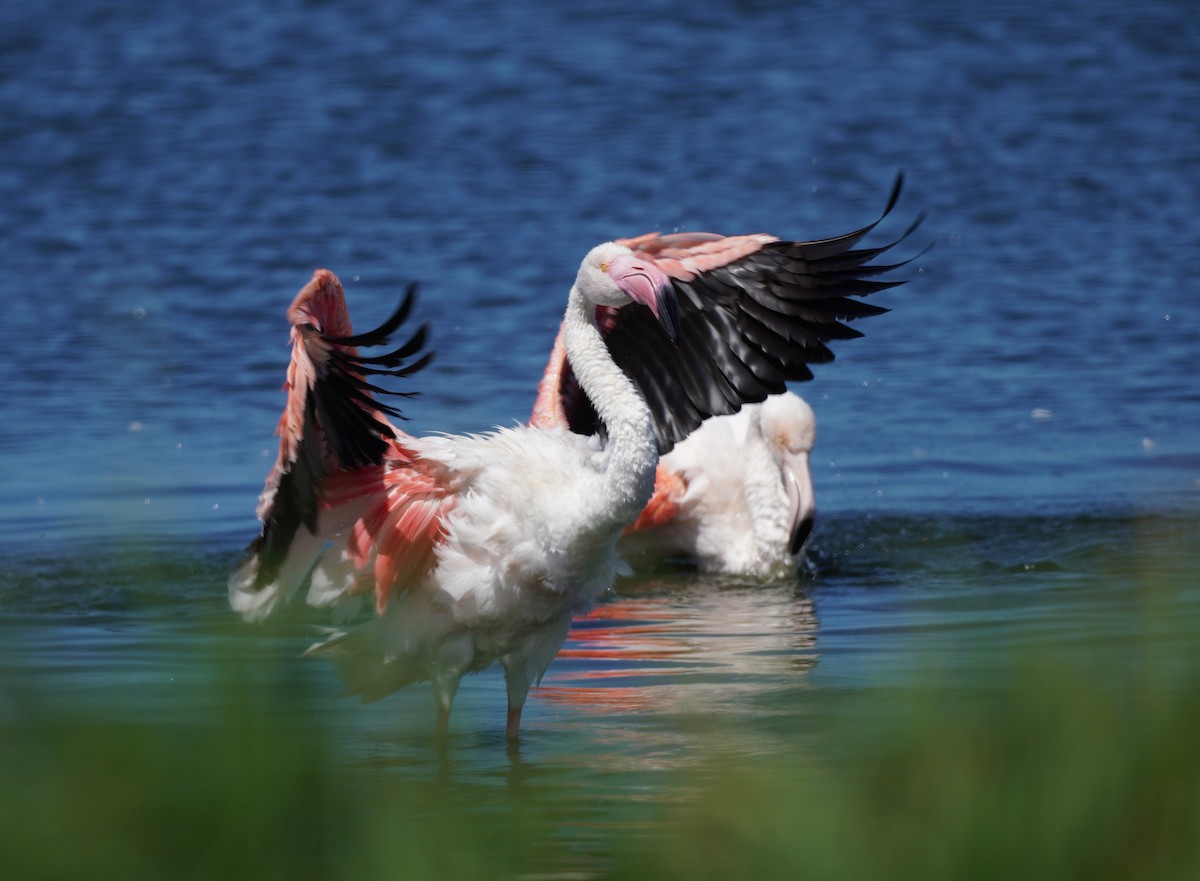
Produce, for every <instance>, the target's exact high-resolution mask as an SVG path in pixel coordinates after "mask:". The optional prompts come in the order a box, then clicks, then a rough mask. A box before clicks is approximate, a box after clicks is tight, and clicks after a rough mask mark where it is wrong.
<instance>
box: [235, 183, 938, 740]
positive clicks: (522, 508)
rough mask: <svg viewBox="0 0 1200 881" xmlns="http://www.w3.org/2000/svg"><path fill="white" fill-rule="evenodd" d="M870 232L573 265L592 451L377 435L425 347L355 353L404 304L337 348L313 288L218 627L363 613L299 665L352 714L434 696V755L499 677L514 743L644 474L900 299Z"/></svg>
mask: <svg viewBox="0 0 1200 881" xmlns="http://www.w3.org/2000/svg"><path fill="white" fill-rule="evenodd" d="M900 184H901V178H897V181H896V183H895V185H894V186H893V190H892V194H891V198H890V199H889V201H888V205H887V208H886V210H885V211H884V213H883V215H881V217H880V218H879V220H882V219H883V216H886V215H887V213H888V212H890V210H891V209H892V207H893V205H894V204H895V202H896V199H897V198H898V195H899V191H900ZM879 220H876V221H875V222H874V223H871V224H869V225H867V226H865V227H863V228H861V229H859V230H856V231H854V232H851V233H847V234H845V235H842V236H837V237H835V238H829V239H823V240H819V241H812V242H784V241H778V240H776V239H775V238H773V237H769V236H749V237H737V238H734V239H725V240H721V241H720V242H719V245H720V260H719V262H716V263H713V262H712V261H711V260H709V259H706V258H705V257H699V258H695V257H689V258H688V260H687V261H684V263H685V266H684V268H685V269H687V271H689V272H690V273H691V280H690V281H681V280H680V279H679V278H678V277H677V278H675V279H672V278H671V277H670V276H668V275H667V274H666V272H665V271H664V270H663V269H661V268H660V266H659V265H657V264H658V263H661V259H660V260H659V261H655V262H651V261H649V260H645V259H643V258H641V257H640V256H639V255H638V253H637V252H636V251H635V250H633V249H632V248H631V247H630V246H629V245H627V244H624V243H622V242H615V241H614V242H606V243H603V244H600V245H597V246H596V247H594V248H592V249H591V250H590V251H589V252H588V253H587V255H586V256H585V257H584V259H583V261H582V263H581V264H580V267H579V270H578V273H577V275H576V277H575V280H574V283H573V284H572V285H571V288H570V291H569V293H568V296H567V306H566V311H565V314H564V317H563V340H564V348H565V353H566V366H567V368H569V370H570V373H571V376H572V377H573V382H574V384H575V385H576V386H577V388H578V392H579V394H580V395H581V396H583V397H585V398H586V400H587V401H588V406H589V412H590V414H591V419H592V424H593V431H592V432H591V433H590V434H579V433H576V432H573V431H570V430H568V429H567V428H566V427H564V426H557V427H535V426H516V427H512V428H497V429H494V430H493V431H491V432H489V433H486V434H481V435H467V436H448V435H432V436H424V437H415V436H412V435H409V434H407V433H405V432H403V431H401V430H399V429H398V428H397V427H396V426H395V425H394V424H393V423H392V421H391V420H390V419H389V418H388V417H394V418H401V417H402V415H403V414H402V413H401V412H400V410H399V409H398V408H397V407H395V406H392V405H389V404H384V403H382V402H381V401H380V400H379V397H378V396H379V395H380V394H383V393H388V394H400V395H409V394H412V393H413V392H409V391H405V392H394V391H393V392H385V389H383V388H381V387H379V386H377V385H375V384H374V382H373V381H372V380H370V379H369V377H374V376H392V377H401V378H407V377H410V376H411V375H413V374H415V373H417V372H418V371H419V370H421V369H423V368H424V367H425V366H426V365H427V364H428V363H429V359H430V353H429V352H427V351H426V335H427V334H426V328H425V327H424V326H422V327H420V328H418V329H417V330H416V331H415V332H414V333H413V334H412V335H411V336H410V337H409V338H408V340H407V341H406V342H405V343H403V344H402V345H400V346H399V347H398V348H395V349H393V350H391V351H385V352H384V353H383V354H381V355H370V356H368V355H363V354H360V351H359V350H360V348H362V349H368V348H371V349H375V348H378V347H380V346H385V345H386V344H387V343H388V340H389V339H390V338H391V336H392V335H393V334H394V333H395V332H396V331H397V330H398V329H399V328H400V327H401V326H402V325H404V324H405V323H406V322H407V320H408V317H409V314H410V312H411V309H412V306H413V303H414V296H415V288H413V287H410V288H409V290H408V291H407V293H406V294H405V296H404V298H403V300H402V302H401V303H400V306H399V308H398V309H397V310H396V312H395V313H394V314H393V315H392V316H391V317H390V318H389V319H388V320H387V321H385V322H384V323H383V324H382V325H380V326H379V327H377V328H375V329H374V330H371V331H368V332H366V333H362V334H357V335H355V334H353V332H352V330H351V325H350V319H349V313H348V310H347V307H346V301H345V292H344V290H343V288H342V286H341V284H340V282H339V281H338V279H337V278H336V276H334V274H333V273H332V272H330V271H328V270H324V269H321V270H317V271H316V272H315V273H314V275H313V277H312V279H311V280H310V281H309V282H308V284H306V285H305V286H304V287H303V288H302V289H301V291H300V292H299V294H298V295H297V296H296V298H295V300H294V301H293V302H292V304H291V306H290V307H289V309H288V312H287V317H288V320H289V322H290V323H291V325H292V330H291V340H292V356H291V363H290V364H289V367H288V372H287V383H286V386H285V388H286V390H287V403H286V406H285V408H284V412H283V415H282V417H281V419H280V422H279V427H278V433H279V435H280V446H279V454H278V456H277V459H276V462H275V465H274V467H273V469H272V470H271V472H270V474H269V475H268V477H267V481H266V485H265V487H264V489H263V492H262V494H261V496H260V498H259V504H258V511H257V513H258V516H259V519H260V520H261V521H262V524H263V525H262V531H261V533H260V534H259V536H258V537H257V538H255V539H254V541H252V542H251V544H250V545H249V547H248V548H247V551H246V555H245V557H244V559H243V561H242V562H241V563H240V565H238V566H237V567H236V569H235V570H234V571H233V573H232V574H231V576H230V579H229V599H230V603H231V605H232V607H233V608H234V610H235V611H237V612H239V613H240V614H242V615H243V616H244V617H245V618H247V619H249V620H261V619H263V618H265V617H266V616H268V615H270V614H272V613H273V612H275V611H276V610H278V609H279V608H281V607H282V606H283V605H284V604H285V603H286V602H287V601H288V600H289V599H290V598H291V597H292V596H293V595H294V594H295V593H296V592H297V590H299V588H300V587H301V586H302V585H303V584H304V583H305V582H307V583H308V585H309V589H308V597H307V599H308V602H309V603H310V604H312V605H315V606H320V607H333V608H334V610H335V613H336V614H338V615H340V616H341V617H343V618H345V617H347V616H348V615H349V614H350V612H351V610H352V608H353V606H354V604H355V603H356V602H357V601H358V599H359V598H361V597H362V596H364V595H368V594H371V595H373V597H374V601H375V613H376V614H375V615H374V617H373V618H372V619H371V620H370V621H368V622H366V623H363V624H360V625H358V626H354V627H347V628H345V629H338V630H334V631H333V632H332V633H330V634H328V635H327V637H326V638H325V639H324V640H323V641H321V642H318V643H317V644H315V645H314V646H312V647H311V648H310V649H309V653H310V654H315V655H322V656H326V657H328V658H329V659H331V660H333V661H334V662H335V663H336V664H337V665H338V666H339V668H340V672H341V673H342V675H343V678H344V679H345V681H346V683H347V688H348V690H349V691H350V692H351V693H358V694H360V695H361V696H362V698H363V699H364V700H366V701H371V700H377V699H379V698H382V697H384V696H386V695H388V694H390V693H392V692H394V691H396V690H397V689H399V688H402V687H404V686H407V685H409V684H411V683H414V682H418V681H423V680H429V681H431V683H432V686H433V691H434V696H435V703H436V709H437V733H438V737H439V740H440V741H441V742H443V743H444V742H445V738H446V734H447V730H448V723H449V716H450V709H451V705H452V703H453V700H454V695H455V692H456V690H457V688H458V685H459V682H460V681H461V679H462V677H463V676H464V675H465V674H466V673H468V672H473V671H478V670H482V669H484V668H485V667H487V666H489V665H490V664H492V663H493V662H499V663H500V664H501V665H502V667H503V668H504V676H505V683H506V691H507V697H508V712H507V719H506V725H505V734H506V736H507V738H508V739H509V740H510V741H515V740H516V738H517V737H518V734H519V730H520V721H521V712H522V708H523V707H524V704H525V700H526V697H527V695H528V692H529V689H530V687H531V686H532V684H533V683H534V682H537V681H540V679H541V677H542V675H543V673H544V672H545V670H546V668H547V667H548V666H549V664H550V662H551V661H552V660H553V658H554V656H555V655H556V653H557V652H558V650H559V648H560V647H561V646H562V644H563V642H564V640H565V639H566V636H567V632H568V629H569V626H570V622H571V619H572V617H573V616H575V615H577V614H581V613H585V612H587V611H588V610H589V609H590V608H591V607H592V606H593V605H594V604H595V602H596V600H597V599H598V598H599V597H600V596H601V595H602V594H603V593H604V592H605V591H606V590H608V589H609V588H610V587H611V586H612V584H613V583H614V581H615V579H616V577H617V575H618V574H619V573H621V572H623V571H627V570H626V569H625V567H624V565H623V563H622V562H621V560H620V558H619V556H618V554H617V550H616V546H617V540H618V538H619V537H620V535H621V532H622V531H623V530H624V529H625V528H626V527H627V526H628V525H629V524H630V523H632V522H633V521H634V520H635V519H636V518H637V517H638V515H639V514H640V513H641V511H642V510H643V509H644V508H645V507H646V504H647V502H649V500H650V498H651V495H652V493H653V490H654V484H655V473H656V468H657V465H658V461H659V457H660V455H661V454H663V453H665V452H667V451H669V450H670V449H671V448H672V447H673V446H674V445H675V444H676V443H677V442H679V441H682V440H683V439H684V438H685V437H687V435H688V434H690V433H691V432H692V431H693V430H695V429H696V428H697V427H698V426H699V424H700V423H701V421H703V419H704V418H706V417H708V416H709V415H713V414H730V413H733V412H736V411H737V410H738V409H740V408H741V406H742V405H743V404H745V403H749V402H755V401H761V400H762V399H763V398H764V397H766V396H767V395H769V394H778V393H781V392H782V391H783V390H784V383H785V382H786V381H789V380H800V379H807V378H810V377H811V375H812V374H811V372H810V371H809V369H808V365H809V364H811V363H820V362H826V361H829V360H831V359H832V357H833V354H832V352H831V351H830V350H829V348H828V347H827V346H826V342H828V341H830V340H834V339H845V338H850V337H857V336H860V335H861V334H859V333H858V332H857V331H855V330H853V329H851V328H849V327H847V326H846V325H845V324H843V323H842V321H844V320H849V319H854V318H859V317H863V316H869V315H875V314H879V313H880V312H883V311H886V310H884V309H882V308H880V307H877V306H872V305H870V304H867V303H865V302H862V301H861V300H859V299H851V297H861V296H866V295H868V294H871V293H874V292H877V291H879V290H883V289H885V288H889V287H892V286H894V285H896V284H900V283H901V282H899V281H878V280H872V279H871V278H870V277H871V276H875V275H879V274H881V273H884V272H886V271H888V270H889V269H892V268H895V267H894V266H888V265H878V264H872V263H871V261H872V260H873V259H874V258H875V257H876V256H878V255H879V254H881V253H883V252H884V251H886V250H887V249H888V248H890V247H892V246H893V245H894V244H895V242H893V243H892V244H890V245H886V246H883V247H877V248H855V245H856V244H857V243H858V242H859V240H860V239H862V238H863V237H864V236H865V235H866V234H867V233H868V232H870V231H871V230H872V229H873V228H874V227H875V226H876V225H877V224H878V223H879ZM918 221H919V218H918ZM913 228H915V224H914V225H913V227H910V230H909V231H911V230H912V229H913ZM905 235H907V233H906V234H905ZM663 238H664V239H668V240H669V239H670V237H663ZM734 251H737V252H740V254H741V256H740V257H736V258H731V257H730V256H729V255H730V254H731V253H733V252H734ZM687 262H690V263H691V267H690V268H689V267H687V266H686V263H687ZM896 265H901V264H896ZM602 326H603V327H604V328H606V330H607V333H606V334H605V333H602V332H601V327H602Z"/></svg>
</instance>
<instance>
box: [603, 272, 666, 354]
mask: <svg viewBox="0 0 1200 881" xmlns="http://www.w3.org/2000/svg"><path fill="white" fill-rule="evenodd" d="M608 274H609V275H610V276H611V277H612V279H613V281H614V282H616V284H617V287H619V288H620V289H621V290H622V291H623V292H624V293H625V294H626V296H628V297H629V299H631V300H633V302H635V303H641V304H642V305H643V306H646V307H648V308H649V309H650V311H651V312H653V313H654V317H655V318H657V319H658V320H659V323H661V324H662V326H663V330H665V331H666V332H667V336H668V337H669V338H670V340H671V342H673V343H675V342H678V341H679V302H678V299H677V298H676V294H675V285H673V284H672V283H671V278H670V276H668V275H667V274H666V273H665V272H663V271H662V270H661V269H659V268H658V267H657V266H655V265H654V263H653V262H651V261H649V260H641V259H639V258H638V257H636V256H635V255H632V254H630V255H629V256H628V257H620V258H618V259H617V260H615V261H614V262H613V264H612V266H610V267H609V270H608Z"/></svg>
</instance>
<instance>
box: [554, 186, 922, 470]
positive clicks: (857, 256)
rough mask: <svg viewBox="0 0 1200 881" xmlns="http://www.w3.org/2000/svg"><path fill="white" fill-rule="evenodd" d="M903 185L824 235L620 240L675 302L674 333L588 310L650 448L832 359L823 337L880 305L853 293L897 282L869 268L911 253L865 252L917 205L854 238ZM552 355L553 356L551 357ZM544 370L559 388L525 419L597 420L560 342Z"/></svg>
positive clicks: (851, 333)
mask: <svg viewBox="0 0 1200 881" xmlns="http://www.w3.org/2000/svg"><path fill="white" fill-rule="evenodd" d="M902 185H903V176H902V175H900V176H897V178H896V181H895V183H894V184H893V187H892V191H891V195H890V196H889V198H888V202H887V206H886V207H885V208H884V211H883V213H882V214H881V215H880V216H879V218H878V219H877V220H875V221H874V222H873V223H870V224H868V225H866V226H864V227H862V228H860V229H857V230H854V231H853V232H849V233H846V234H844V235H840V236H835V237H832V238H828V239H820V240H816V241H807V242H790V241H780V240H778V239H776V238H775V237H774V236H769V235H749V236H718V235H714V234H712V233H673V234H670V235H659V234H658V233H649V234H647V235H643V236H639V237H637V238H633V239H624V240H619V243H620V244H624V245H626V246H627V247H630V248H632V249H633V250H634V251H635V253H637V254H638V256H639V257H641V258H642V259H646V260H651V261H653V262H654V263H655V264H656V265H657V266H658V267H659V268H660V269H662V270H663V271H664V272H666V273H667V275H669V276H670V277H671V278H672V281H673V283H674V285H675V290H676V295H677V297H678V302H679V334H678V340H677V343H676V344H672V343H671V341H670V340H669V339H668V337H667V335H666V333H665V332H664V330H663V329H662V326H661V324H660V323H659V322H658V321H656V320H655V319H654V317H653V316H652V315H651V313H650V312H649V311H648V310H646V309H621V310H618V311H612V310H606V309H604V308H601V309H600V310H598V316H597V317H598V323H599V325H600V327H601V331H602V332H603V333H604V337H605V342H606V343H607V345H608V348H609V351H610V352H611V353H612V357H613V360H614V361H615V362H616V363H617V364H618V365H619V366H620V367H621V369H622V370H624V371H625V373H626V375H628V376H629V377H630V378H631V379H632V380H633V381H634V382H635V383H636V384H637V386H638V387H639V388H640V389H641V391H642V394H643V396H644V397H645V399H646V402H647V403H648V404H649V406H650V410H651V412H652V413H653V415H654V422H655V430H656V433H657V436H658V447H659V452H660V453H663V454H665V453H667V452H669V451H670V450H671V448H672V447H674V445H675V444H676V443H678V442H679V441H680V440H682V439H683V438H685V437H687V436H688V435H689V434H690V433H691V432H692V431H694V430H695V429H696V428H697V427H698V426H699V425H700V423H701V422H702V421H703V420H704V419H707V418H708V417H709V416H716V415H726V414H729V413H734V412H736V411H737V410H738V409H739V408H740V407H741V406H742V405H743V404H746V403H754V402H758V401H762V400H764V399H765V398H766V397H767V396H768V395H772V394H779V393H782V392H783V391H785V390H786V385H785V384H786V383H787V382H799V381H805V380H808V379H811V378H812V371H811V370H810V367H809V365H811V364H822V363H825V362H828V361H832V360H833V357H834V355H833V351H832V350H831V349H830V348H829V345H828V344H829V343H830V342H831V341H833V340H843V339H852V338H854V337H859V336H862V334H861V333H860V332H859V331H857V330H855V329H854V328H851V327H849V326H848V325H847V324H846V323H845V322H848V321H853V320H855V319H858V318H865V317H868V316H872V315H879V314H882V313H884V312H886V311H888V310H887V309H885V308H883V307H881V306H876V305H873V304H871V303H867V302H864V301H863V300H862V299H861V298H863V297H867V296H869V295H871V294H875V293H878V292H879V291H883V290H887V289H888V288H892V287H895V286H897V285H900V284H903V283H904V282H903V281H902V280H881V279H880V278H879V276H882V275H885V274H887V273H889V272H891V271H893V270H896V269H898V268H900V267H901V266H904V265H905V264H906V263H908V262H910V261H904V262H901V263H890V264H880V263H874V262H873V261H874V260H875V259H876V258H877V257H879V256H880V255H882V254H884V253H885V252H887V251H888V250H890V249H891V248H893V247H895V246H896V245H897V244H898V243H899V242H901V241H903V240H904V239H905V238H907V237H908V236H909V235H910V234H911V233H912V232H913V230H915V229H916V228H917V226H918V225H919V224H920V223H921V221H922V220H923V216H918V217H917V219H916V220H915V221H914V222H913V223H912V224H911V225H910V226H909V228H908V229H907V230H906V231H905V232H904V233H903V234H901V235H900V236H899V237H898V238H897V239H896V240H895V241H893V242H890V243H888V244H886V245H883V246H879V247H872V248H860V247H857V246H858V244H859V242H860V241H861V240H862V239H863V238H864V237H865V236H866V235H867V234H868V233H870V232H871V231H872V230H873V229H875V227H876V226H878V225H879V223H880V222H881V221H882V220H883V219H884V218H885V217H887V215H888V214H889V213H891V211H892V209H893V208H894V207H895V205H896V202H897V200H898V199H899V197H900V191H901V189H902ZM912 259H916V258H912ZM556 358H558V359H560V361H562V362H563V363H561V364H558V365H557V366H556V364H555V359H556ZM552 373H553V374H554V375H553V376H552ZM547 381H549V382H551V383H554V382H557V387H558V392H559V393H558V396H557V399H555V398H554V397H553V396H551V395H550V394H549V393H548V392H547V391H544V390H543V393H542V394H539V401H538V406H537V407H535V413H534V420H535V423H534V424H539V422H543V423H544V422H546V421H547V420H550V421H553V420H555V419H558V420H561V421H562V422H564V423H565V424H567V425H569V426H570V428H571V429H572V430H573V431H576V432H579V433H582V434H594V433H598V432H603V430H604V427H603V426H602V425H601V424H600V423H599V420H598V418H597V416H596V413H595V410H594V409H593V408H592V407H591V404H590V402H588V401H587V399H586V397H585V396H584V395H582V394H581V393H580V391H579V386H578V383H577V382H576V380H575V378H574V376H573V375H572V374H571V370H570V364H569V363H565V350H562V351H561V352H560V351H558V350H557V349H556V351H555V352H552V353H551V365H550V366H549V367H548V369H547V379H546V380H544V382H547ZM556 407H557V408H559V409H557V410H556V409H555V408H556Z"/></svg>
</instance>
